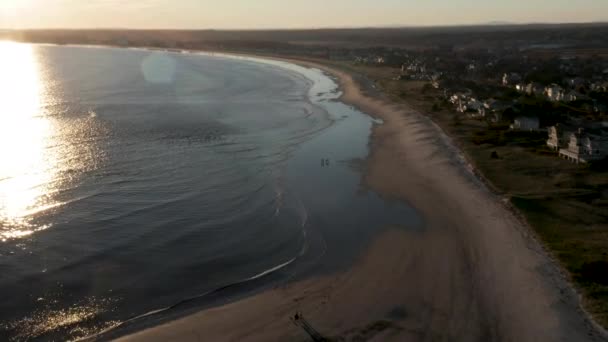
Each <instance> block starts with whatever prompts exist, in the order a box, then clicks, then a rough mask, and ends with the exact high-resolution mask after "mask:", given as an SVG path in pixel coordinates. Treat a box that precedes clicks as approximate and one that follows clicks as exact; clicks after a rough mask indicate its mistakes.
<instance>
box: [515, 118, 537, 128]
mask: <svg viewBox="0 0 608 342" xmlns="http://www.w3.org/2000/svg"><path fill="white" fill-rule="evenodd" d="M539 128H540V121H539V120H538V117H536V116H518V117H517V118H515V120H513V124H512V125H511V129H513V130H518V131H535V130H538V129H539Z"/></svg>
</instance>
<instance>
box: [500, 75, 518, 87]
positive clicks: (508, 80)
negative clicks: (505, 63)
mask: <svg viewBox="0 0 608 342" xmlns="http://www.w3.org/2000/svg"><path fill="white" fill-rule="evenodd" d="M519 82H521V76H520V75H519V74H518V73H514V72H512V73H505V74H504V75H503V76H502V85H503V86H505V87H508V86H513V85H515V84H517V83H519Z"/></svg>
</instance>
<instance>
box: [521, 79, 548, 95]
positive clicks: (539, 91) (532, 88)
mask: <svg viewBox="0 0 608 342" xmlns="http://www.w3.org/2000/svg"><path fill="white" fill-rule="evenodd" d="M544 91H545V87H543V85H542V84H540V83H536V82H532V83H528V84H527V85H526V89H525V93H526V94H528V95H529V96H542V95H543V93H544Z"/></svg>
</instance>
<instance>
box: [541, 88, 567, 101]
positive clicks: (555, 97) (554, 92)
mask: <svg viewBox="0 0 608 342" xmlns="http://www.w3.org/2000/svg"><path fill="white" fill-rule="evenodd" d="M545 95H546V96H547V98H548V99H549V101H553V102H557V101H561V100H563V99H564V88H562V87H560V86H559V85H557V84H555V83H553V84H551V85H550V86H548V87H546V88H545Z"/></svg>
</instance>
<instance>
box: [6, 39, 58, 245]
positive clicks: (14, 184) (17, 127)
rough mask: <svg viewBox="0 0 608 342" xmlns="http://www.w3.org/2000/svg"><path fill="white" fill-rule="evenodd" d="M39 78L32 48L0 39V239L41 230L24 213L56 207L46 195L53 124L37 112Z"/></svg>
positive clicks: (52, 160)
mask: <svg viewBox="0 0 608 342" xmlns="http://www.w3.org/2000/svg"><path fill="white" fill-rule="evenodd" d="M42 89H43V80H42V79H41V77H40V71H39V65H38V61H37V59H36V55H35V52H34V49H33V47H32V46H30V45H27V44H18V43H12V42H0V240H3V241H6V240H7V239H12V238H19V237H24V236H27V235H30V234H32V233H34V232H35V231H38V230H41V229H44V227H41V226H38V227H37V226H35V225H33V224H31V223H30V217H31V216H32V215H34V214H36V213H38V212H40V211H43V210H45V209H48V208H50V207H53V206H56V205H57V203H54V202H53V201H52V200H51V199H50V198H49V196H48V194H49V192H50V191H51V190H52V189H49V188H48V187H49V184H50V183H51V180H52V179H53V178H54V177H55V172H56V171H55V170H56V164H57V158H56V156H54V155H53V154H52V153H49V152H48V146H49V144H50V143H51V141H50V140H51V139H52V136H53V130H54V128H53V125H52V123H51V122H50V121H49V120H48V119H47V118H45V117H44V115H43V113H41V103H42V98H41V97H42V94H43V92H42Z"/></svg>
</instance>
